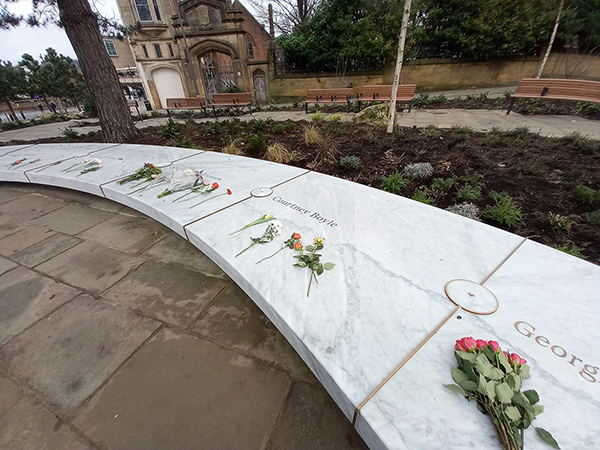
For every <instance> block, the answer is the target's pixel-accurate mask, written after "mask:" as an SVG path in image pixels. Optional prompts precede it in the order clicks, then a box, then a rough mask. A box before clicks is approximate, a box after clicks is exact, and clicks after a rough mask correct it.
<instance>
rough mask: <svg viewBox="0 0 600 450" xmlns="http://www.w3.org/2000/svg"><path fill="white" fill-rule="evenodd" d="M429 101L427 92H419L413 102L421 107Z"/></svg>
mask: <svg viewBox="0 0 600 450" xmlns="http://www.w3.org/2000/svg"><path fill="white" fill-rule="evenodd" d="M430 102H431V100H430V98H429V94H428V93H426V92H421V93H420V94H419V95H417V96H416V97H415V99H414V102H413V103H414V105H415V106H416V107H417V108H422V107H423V106H426V105H428V104H429V103H430Z"/></svg>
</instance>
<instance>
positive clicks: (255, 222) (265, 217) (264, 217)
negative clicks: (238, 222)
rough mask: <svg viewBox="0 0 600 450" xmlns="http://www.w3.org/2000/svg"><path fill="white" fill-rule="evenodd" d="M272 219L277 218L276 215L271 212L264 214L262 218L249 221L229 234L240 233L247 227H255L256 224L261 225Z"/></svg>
mask: <svg viewBox="0 0 600 450" xmlns="http://www.w3.org/2000/svg"><path fill="white" fill-rule="evenodd" d="M271 220H275V217H271V216H270V215H269V214H265V215H264V216H262V217H261V218H260V219H256V220H255V221H254V222H251V223H249V224H248V225H246V226H244V227H242V228H240V229H239V230H237V231H234V232H233V233H229V236H231V235H234V234H236V233H239V232H240V231H243V230H245V229H246V228H250V227H253V226H255V225H260V224H261V223H265V222H269V221H271Z"/></svg>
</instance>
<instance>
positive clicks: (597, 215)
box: [581, 209, 600, 225]
mask: <svg viewBox="0 0 600 450" xmlns="http://www.w3.org/2000/svg"><path fill="white" fill-rule="evenodd" d="M581 217H582V218H583V220H585V221H586V222H587V223H590V224H592V225H600V209H597V210H596V211H592V212H589V213H583V214H582V215H581Z"/></svg>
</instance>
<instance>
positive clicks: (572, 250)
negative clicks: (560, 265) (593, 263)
mask: <svg viewBox="0 0 600 450" xmlns="http://www.w3.org/2000/svg"><path fill="white" fill-rule="evenodd" d="M552 248H555V249H556V250H560V251H561V252H564V253H567V254H569V255H571V256H575V257H577V258H581V259H587V257H586V256H585V255H584V254H583V253H582V251H583V249H582V248H580V247H577V246H576V245H575V244H571V246H570V247H569V246H568V245H558V244H554V245H553V246H552Z"/></svg>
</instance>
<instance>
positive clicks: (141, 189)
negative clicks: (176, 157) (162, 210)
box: [127, 178, 166, 195]
mask: <svg viewBox="0 0 600 450" xmlns="http://www.w3.org/2000/svg"><path fill="white" fill-rule="evenodd" d="M165 180H166V178H163V179H162V180H160V181H155V182H153V183H150V184H147V185H146V186H142V187H141V188H139V189H136V190H135V191H131V192H128V193H127V195H131V194H135V193H136V192H139V191H145V190H146V189H148V188H150V187H152V186H154V185H155V184H160V183H162V182H163V181H165ZM143 183H146V182H145V181H143V182H142V183H140V184H143ZM138 186H139V185H138Z"/></svg>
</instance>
